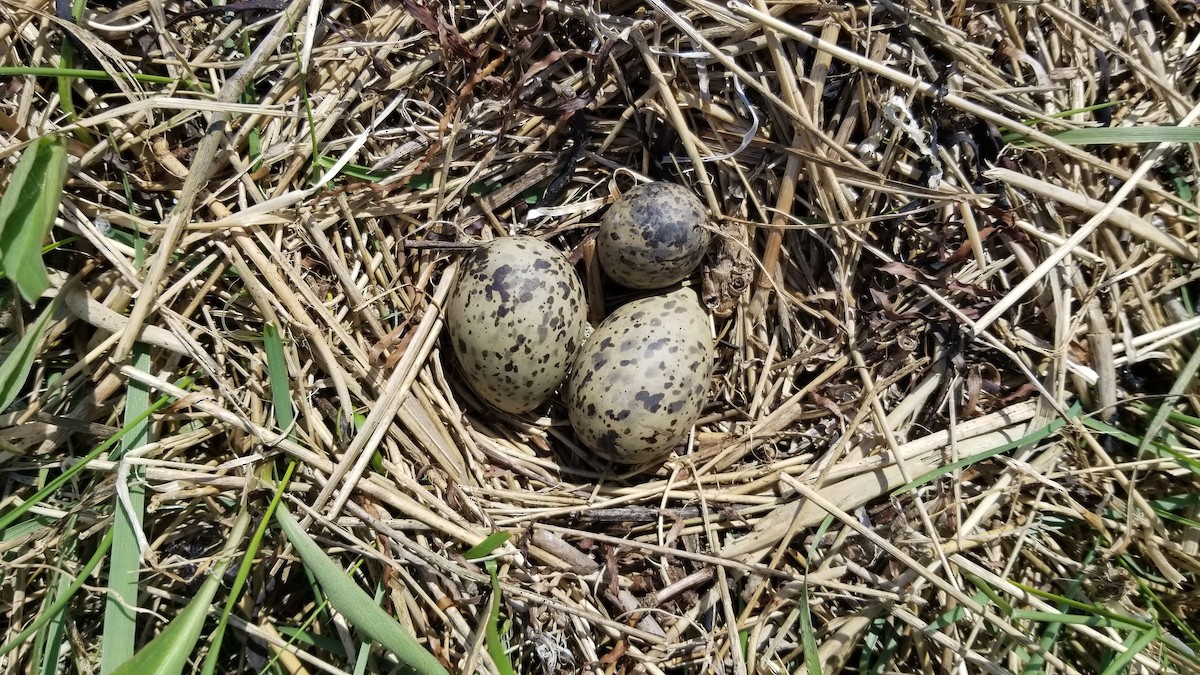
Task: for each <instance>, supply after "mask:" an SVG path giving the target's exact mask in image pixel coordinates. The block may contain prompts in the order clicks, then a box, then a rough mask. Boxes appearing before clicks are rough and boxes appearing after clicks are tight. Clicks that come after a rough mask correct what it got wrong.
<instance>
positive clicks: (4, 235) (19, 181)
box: [0, 136, 67, 304]
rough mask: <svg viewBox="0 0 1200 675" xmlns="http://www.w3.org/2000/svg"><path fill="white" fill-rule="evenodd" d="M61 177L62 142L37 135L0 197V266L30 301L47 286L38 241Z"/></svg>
mask: <svg viewBox="0 0 1200 675" xmlns="http://www.w3.org/2000/svg"><path fill="white" fill-rule="evenodd" d="M66 178H67V150H66V146H64V145H63V143H62V141H60V140H59V139H58V138H57V137H55V136H42V137H41V138H39V139H38V140H36V141H34V143H33V144H32V145H30V146H29V147H27V148H25V152H23V153H22V154H21V159H20V161H18V162H17V168H16V170H15V171H13V175H12V178H11V179H10V180H9V183H8V187H7V188H6V189H5V190H4V195H3V196H0V270H3V271H4V274H5V275H6V276H7V277H8V278H9V279H11V280H12V282H13V284H14V285H15V286H16V287H17V290H18V291H20V293H21V297H23V298H25V301H26V302H28V303H31V304H32V303H33V302H35V301H36V300H37V299H38V297H40V296H41V295H42V292H43V291H45V290H46V288H47V287H49V286H50V277H49V275H47V274H46V265H45V263H43V262H42V241H43V240H44V239H45V238H46V235H47V234H49V232H50V227H51V226H52V225H54V215H55V214H56V213H57V212H58V203H59V200H61V199H62V187H63V183H64V182H65V181H66Z"/></svg>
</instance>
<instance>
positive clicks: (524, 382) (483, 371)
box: [446, 237, 587, 413]
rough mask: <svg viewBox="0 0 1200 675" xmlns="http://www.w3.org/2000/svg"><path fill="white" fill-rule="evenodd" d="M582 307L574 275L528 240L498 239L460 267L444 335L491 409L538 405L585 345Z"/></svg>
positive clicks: (545, 247)
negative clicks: (446, 333)
mask: <svg viewBox="0 0 1200 675" xmlns="http://www.w3.org/2000/svg"><path fill="white" fill-rule="evenodd" d="M586 325H587V302H586V300H585V298H584V294H583V285H582V284H581V283H580V281H579V277H578V275H576V274H575V270H574V269H573V268H572V267H571V265H570V264H569V263H568V262H567V260H566V259H565V258H564V257H563V256H562V254H561V253H559V252H558V251H557V250H556V249H555V248H554V247H553V246H551V245H549V244H547V243H546V242H544V241H542V240H540V239H535V238H533V237H501V238H499V239H495V240H492V241H490V242H488V243H486V244H483V245H482V246H480V247H479V248H477V249H475V250H474V251H472V252H471V254H470V255H468V256H466V258H465V259H463V261H462V262H461V264H460V266H459V270H458V281H457V282H456V284H455V286H454V290H452V291H451V292H450V297H449V298H448V299H447V300H446V330H447V332H448V333H449V334H450V344H451V347H452V349H453V351H454V356H455V357H456V358H457V359H458V363H459V366H461V367H462V372H463V374H464V376H465V377H466V379H467V382H468V383H469V384H470V385H471V388H472V389H474V390H475V392H476V393H477V394H479V396H480V398H482V399H483V400H485V401H487V402H488V403H489V404H491V405H492V406H494V407H496V408H498V409H500V410H503V411H505V412H510V413H522V412H527V411H530V410H532V409H534V408H536V407H537V406H539V405H541V404H542V403H543V402H544V401H545V400H546V399H547V398H549V397H550V395H551V394H553V393H554V390H555V389H557V388H558V385H559V384H561V383H562V381H563V378H564V377H566V375H567V370H568V369H569V368H570V366H571V362H572V359H573V358H574V356H575V353H576V352H577V351H578V350H579V348H580V347H581V346H582V345H583V340H584V335H583V331H584V327H585V326H586Z"/></svg>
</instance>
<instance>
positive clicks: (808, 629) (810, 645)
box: [800, 581, 821, 675]
mask: <svg viewBox="0 0 1200 675" xmlns="http://www.w3.org/2000/svg"><path fill="white" fill-rule="evenodd" d="M800 643H801V644H803V645H804V669H805V670H807V671H808V675H821V653H820V650H819V649H818V648H817V636H816V634H815V633H814V632H813V625H812V613H811V609H810V605H809V603H808V582H807V581H806V582H805V583H803V584H801V586H800Z"/></svg>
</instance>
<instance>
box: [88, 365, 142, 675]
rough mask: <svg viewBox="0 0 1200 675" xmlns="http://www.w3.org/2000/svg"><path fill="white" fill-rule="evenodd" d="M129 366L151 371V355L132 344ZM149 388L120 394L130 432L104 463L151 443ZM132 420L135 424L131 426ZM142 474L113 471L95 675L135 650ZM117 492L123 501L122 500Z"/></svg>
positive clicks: (134, 385)
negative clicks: (105, 584) (114, 483)
mask: <svg viewBox="0 0 1200 675" xmlns="http://www.w3.org/2000/svg"><path fill="white" fill-rule="evenodd" d="M133 366H134V367H135V368H137V369H138V370H141V371H149V370H150V352H149V351H148V350H147V349H146V347H145V346H144V345H141V344H139V345H137V346H136V347H135V349H134V354H133ZM149 409H150V388H149V387H147V386H146V385H144V384H142V383H140V382H130V383H129V388H128V392H127V393H126V394H125V424H126V426H128V427H130V431H129V433H128V434H126V436H125V438H123V439H121V445H120V447H119V448H118V449H117V450H115V451H114V452H112V453H111V454H110V455H109V459H112V460H114V461H118V460H120V459H121V458H122V457H124V456H125V454H126V453H128V452H129V451H130V450H133V449H134V448H137V447H140V446H142V445H144V444H146V443H147V442H149V440H150V417H149V416H148V415H146V414H145V412H146V411H147V410H149ZM134 420H137V421H136V422H135V421H134ZM142 476H143V471H142V470H141V469H140V467H137V466H135V467H133V468H132V469H131V470H130V471H129V473H128V474H126V475H125V476H124V477H123V476H122V475H121V474H120V473H119V472H118V474H117V480H118V481H122V480H124V481H125V483H124V485H118V489H117V494H116V496H114V497H113V513H115V514H116V517H115V518H113V530H114V533H113V554H112V555H111V556H109V559H108V594H107V595H106V596H105V600H104V632H103V635H102V638H101V645H102V647H103V648H102V650H101V652H100V673H101V675H108V674H109V673H112V672H114V671H116V669H117V668H118V667H119V666H120V665H121V664H123V663H125V662H126V661H128V660H129V659H130V657H132V656H133V651H134V648H135V647H136V646H137V615H138V612H137V607H138V590H139V585H140V582H141V578H140V570H141V567H142V548H141V542H142V540H143V538H144V535H141V530H142V518H143V515H144V514H145V507H146V488H145V486H144V485H143V483H142ZM122 491H124V493H125V494H126V495H127V496H128V499H122V497H121V495H122Z"/></svg>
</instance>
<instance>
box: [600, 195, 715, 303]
mask: <svg viewBox="0 0 1200 675" xmlns="http://www.w3.org/2000/svg"><path fill="white" fill-rule="evenodd" d="M707 223H708V216H707V215H706V214H705V212H704V206H703V205H701V204H700V200H699V199H696V195H694V194H692V193H691V191H690V190H688V189H687V188H685V187H683V186H680V185H675V184H674V183H649V184H646V185H640V186H638V187H635V188H633V189H632V190H630V191H629V192H626V193H625V194H623V195H621V198H620V199H618V200H617V201H616V203H614V204H613V205H612V206H611V207H609V209H608V212H607V213H605V214H604V218H603V219H602V220H601V221H600V231H599V234H598V235H597V236H596V253H597V255H599V257H600V266H601V267H602V268H604V271H605V272H607V273H608V276H610V277H612V279H613V280H614V281H616V282H617V283H619V284H621V285H623V286H628V287H629V288H641V289H654V288H665V287H667V286H670V285H671V284H674V283H676V282H678V281H680V280H682V279H684V278H685V277H687V275H689V274H691V273H692V270H694V269H696V266H697V265H699V264H700V261H701V260H702V259H703V258H704V253H705V251H706V250H707V249H708V239H709V236H708V230H707V229H705V225H706V224H707Z"/></svg>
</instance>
